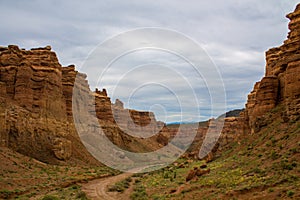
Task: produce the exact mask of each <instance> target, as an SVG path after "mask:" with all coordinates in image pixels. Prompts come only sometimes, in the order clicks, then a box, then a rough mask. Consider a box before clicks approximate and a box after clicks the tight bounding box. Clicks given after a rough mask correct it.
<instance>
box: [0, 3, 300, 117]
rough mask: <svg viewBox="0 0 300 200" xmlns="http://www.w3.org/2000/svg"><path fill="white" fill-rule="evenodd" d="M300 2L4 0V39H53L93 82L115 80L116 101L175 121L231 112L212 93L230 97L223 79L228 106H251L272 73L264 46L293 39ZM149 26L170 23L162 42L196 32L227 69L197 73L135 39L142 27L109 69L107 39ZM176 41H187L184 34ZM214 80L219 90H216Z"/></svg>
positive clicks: (38, 42)
mask: <svg viewBox="0 0 300 200" xmlns="http://www.w3.org/2000/svg"><path fill="white" fill-rule="evenodd" d="M297 3H298V2H297V1H295V0H264V1H261V0H243V1H241V0H227V1H221V0H211V1H196V0H193V1H174V0H161V1H159V2H155V1H148V0H143V1H139V0H133V1H121V0H101V1H99V0H94V1H89V0H87V1H77V0H72V1H71V0H69V1H68V0H65V1H59V0H57V1H56V0H49V1H38V0H35V1H34V0H28V1H21V0H15V1H0V24H1V28H0V35H1V37H0V45H2V46H7V45H8V44H17V45H19V46H20V47H22V48H26V49H30V48H33V47H40V46H46V45H51V46H52V49H53V50H54V51H56V52H57V55H58V57H59V60H60V62H61V64H62V65H64V66H66V65H69V64H75V65H76V67H77V69H78V70H80V71H82V72H85V73H87V74H88V77H89V78H88V79H89V82H90V85H91V88H95V87H98V88H103V87H105V88H107V90H108V94H109V96H111V97H112V100H113V101H114V100H115V99H116V98H119V99H121V100H122V101H124V103H125V106H126V107H130V108H134V109H142V110H152V111H154V112H155V113H156V115H157V118H158V119H159V120H163V121H167V122H174V121H181V120H182V121H199V120H204V119H207V118H209V117H211V116H217V115H218V114H221V113H222V112H223V109H219V104H221V103H220V102H219V101H214V100H213V99H214V97H212V96H215V97H216V98H223V97H222V95H219V94H220V93H222V92H220V91H221V90H220V91H218V89H216V88H219V87H223V83H224V89H225V95H226V99H225V100H226V107H225V108H224V109H225V110H226V111H228V110H232V109H237V108H243V107H244V104H245V102H246V98H247V94H248V93H249V92H250V91H251V90H252V87H253V84H254V83H255V82H256V81H258V80H260V78H261V77H262V76H263V74H264V66H265V59H264V55H265V54H264V52H265V51H266V50H267V49H269V48H271V47H274V46H279V45H281V44H282V42H283V40H285V38H286V36H287V32H288V29H287V24H288V20H287V19H286V18H285V15H286V14H287V13H290V12H292V11H293V10H294V8H295V6H296V4H297ZM143 27H155V28H157V29H164V30H166V31H165V32H166V34H159V39H157V40H156V41H157V42H158V44H164V43H166V41H168V40H170V37H168V31H171V32H173V33H175V32H176V33H177V34H178V35H181V36H185V37H186V38H189V39H191V40H192V41H194V42H195V43H197V44H198V45H199V46H200V47H201V48H202V49H203V50H204V52H206V54H207V56H208V57H209V58H210V59H211V63H213V66H214V68H216V69H212V71H214V70H216V71H217V72H219V75H220V76H219V75H218V76H217V77H207V76H208V75H205V72H201V73H200V74H201V75H199V74H197V72H196V71H193V67H192V65H191V63H189V61H190V59H189V60H184V59H183V57H181V56H180V55H181V54H180V53H178V54H176V52H175V53H174V52H173V51H172V49H166V48H163V50H161V49H159V48H160V46H158V47H157V46H151V47H157V48H146V47H149V45H148V46H147V45H146V46H143V45H141V44H140V46H134V45H132V43H135V42H136V41H139V37H143V35H142V34H141V35H139V34H137V35H135V34H131V36H130V37H131V38H130V39H131V40H130V39H129V40H127V41H126V42H124V41H122V45H123V47H124V46H126V48H125V49H128V50H132V51H131V52H130V53H128V54H126V55H125V56H124V55H123V54H122V52H119V53H121V54H122V56H121V55H119V57H118V59H113V60H111V61H113V62H112V63H111V64H110V66H109V68H108V70H106V71H105V73H104V74H103V73H101V72H103V69H106V68H105V66H102V64H101V60H103V57H106V58H108V57H109V56H111V55H115V53H116V52H115V51H114V50H113V51H114V52H113V53H108V54H109V55H108V54H106V53H107V52H111V49H107V51H106V53H103V54H102V53H101V51H98V50H99V47H100V48H101V47H102V48H103V43H105V42H107V41H112V43H113V42H114V41H113V40H112V39H114V38H118V37H119V36H120V35H122V33H123V35H124V33H125V35H126V33H128V32H130V31H132V30H136V29H141V28H143ZM132 38H133V40H132ZM134 38H138V39H136V40H135V39H134ZM171 41H174V42H173V44H177V46H181V47H182V46H184V44H183V43H182V42H180V41H179V40H178V38H176V36H174V37H172V38H171ZM141 42H143V41H141ZM101 44H102V46H101ZM110 44H111V43H110ZM105 47H108V48H109V47H110V46H109V45H107V46H105ZM129 47H135V48H136V49H138V50H136V49H130V48H129ZM138 47H142V48H138ZM189 47H190V46H185V51H186V50H187V49H190V52H188V53H187V54H188V55H189V56H190V58H191V59H192V58H195V57H197V58H199V57H201V56H203V54H204V53H203V52H202V53H200V54H201V55H199V52H197V53H196V51H194V49H193V48H189ZM167 50H170V51H167ZM95 52H96V53H95ZM97 52H98V53H97ZM123 53H124V52H123ZM184 56H185V55H184ZM189 56H188V57H189ZM95 57H97V58H98V59H99V60H100V61H99V60H96V62H95V63H93V65H94V66H95V65H98V66H97V67H99V65H101V66H100V69H98V71H97V73H95V68H93V67H91V66H89V65H88V64H89V60H94V59H93V58H95ZM192 60H193V59H192ZM196 60H197V59H196ZM94 61H95V60H94ZM206 61H207V60H206ZM98 62H99V63H98ZM201 62H202V61H201ZM203 62H204V61H203ZM203 62H202V63H203ZM211 63H210V64H211ZM101 70H102V71H101ZM209 71H210V70H209ZM99 74H100V75H101V76H100V75H99ZM220 77H221V79H219V78H220ZM207 79H210V81H208V80H207ZM211 79H213V81H212V80H211ZM210 87H212V88H213V90H215V89H216V90H215V91H211V90H210V89H209V88H210ZM216 94H217V95H216ZM222 103H223V102H222ZM221 107H222V106H221ZM212 109H215V110H216V112H212Z"/></svg>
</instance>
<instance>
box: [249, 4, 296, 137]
mask: <svg viewBox="0 0 300 200" xmlns="http://www.w3.org/2000/svg"><path fill="white" fill-rule="evenodd" d="M287 18H289V19H290V20H291V21H290V23H289V29H290V32H289V34H288V37H287V40H285V41H284V44H283V45H282V46H280V47H276V48H272V49H270V50H268V51H267V52H266V73H265V76H264V77H263V78H262V80H261V81H259V82H257V83H256V84H255V86H254V89H253V91H252V92H251V93H250V94H249V95H248V101H247V104H246V111H245V115H246V116H245V117H246V120H247V123H248V124H249V127H250V128H251V133H255V132H257V131H258V130H259V129H260V126H261V123H260V120H261V118H262V116H263V115H264V114H266V113H267V112H268V111H271V110H272V109H274V108H275V107H276V106H277V105H283V107H284V108H285V109H286V110H285V112H284V113H283V115H285V116H286V117H285V119H286V120H292V121H295V120H298V119H299V116H300V89H299V85H300V5H298V6H297V7H296V10H295V11H294V12H293V13H291V14H288V15H287Z"/></svg>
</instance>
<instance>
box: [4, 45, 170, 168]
mask: <svg viewBox="0 0 300 200" xmlns="http://www.w3.org/2000/svg"><path fill="white" fill-rule="evenodd" d="M76 78H77V79H78V81H77V87H80V91H81V92H83V93H86V94H91V95H93V96H94V97H95V111H96V115H97V117H98V119H99V123H100V124H101V126H102V129H103V130H104V132H105V134H106V135H107V136H108V137H109V139H110V140H111V141H112V142H114V143H115V144H117V145H118V146H120V147H121V148H124V149H128V150H134V151H140V150H141V149H142V150H143V151H152V150H154V149H157V148H159V147H161V146H162V145H163V144H165V143H166V140H167V139H166V138H165V137H164V136H163V135H162V134H158V135H156V136H154V137H151V138H149V139H145V140H143V139H135V138H133V137H131V136H129V135H127V134H126V133H124V132H123V131H122V130H121V129H120V128H118V126H117V124H116V121H115V118H117V119H118V118H120V119H121V122H120V123H121V124H122V123H123V125H126V126H127V123H128V119H127V118H126V117H124V116H123V115H124V113H126V112H125V111H126V109H124V108H123V106H122V103H121V102H120V101H117V102H116V104H112V103H111V101H110V98H109V97H108V96H107V93H106V91H105V90H103V91H102V92H100V91H96V92H94V93H93V92H91V91H90V89H89V85H88V82H87V80H86V78H87V77H86V75H85V74H81V73H79V72H77V71H75V67H74V66H73V65H71V66H68V67H62V66H61V65H60V63H59V61H58V59H57V57H56V54H55V53H54V52H53V51H51V47H49V46H47V47H45V48H36V49H31V50H24V49H19V47H17V46H14V45H10V46H8V47H1V48H0V113H1V115H0V124H1V129H0V145H2V146H7V147H9V148H12V149H13V150H16V151H18V152H20V153H23V154H25V155H28V156H31V157H34V158H37V159H39V160H42V161H45V162H50V163H58V162H60V161H74V162H81V161H82V162H87V161H88V162H92V163H97V161H96V160H94V159H93V158H92V157H91V155H90V154H89V153H88V152H87V151H86V149H85V147H84V146H83V145H82V143H81V141H80V139H79V137H78V134H77V132H76V130H75V126H74V122H73V113H72V103H73V102H72V97H73V88H74V82H75V79H76ZM74 103H76V102H74ZM112 109H113V110H114V112H115V113H116V116H113V114H112ZM129 112H130V114H131V117H132V119H133V122H134V124H136V125H137V126H145V125H147V124H148V123H150V122H151V123H153V124H154V125H160V126H162V127H163V126H164V124H163V123H160V122H156V120H155V117H154V114H153V113H150V112H139V111H134V110H129ZM153 127H154V126H153ZM150 128H151V127H150ZM155 131H158V130H155Z"/></svg>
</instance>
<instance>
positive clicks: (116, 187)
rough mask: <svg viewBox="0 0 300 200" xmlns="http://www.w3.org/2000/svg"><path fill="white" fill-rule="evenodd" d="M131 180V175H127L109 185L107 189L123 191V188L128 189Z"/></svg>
mask: <svg viewBox="0 0 300 200" xmlns="http://www.w3.org/2000/svg"><path fill="white" fill-rule="evenodd" d="M131 181H132V178H131V177H128V178H126V179H124V180H122V181H119V182H117V183H115V184H114V185H112V186H110V187H109V188H108V191H110V192H124V190H126V189H128V188H129V186H130V183H131Z"/></svg>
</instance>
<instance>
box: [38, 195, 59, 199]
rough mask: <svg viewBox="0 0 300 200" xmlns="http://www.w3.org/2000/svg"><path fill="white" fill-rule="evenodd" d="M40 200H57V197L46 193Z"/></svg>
mask: <svg viewBox="0 0 300 200" xmlns="http://www.w3.org/2000/svg"><path fill="white" fill-rule="evenodd" d="M42 200H59V198H58V197H56V196H52V195H46V196H44V197H43V198H42Z"/></svg>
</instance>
